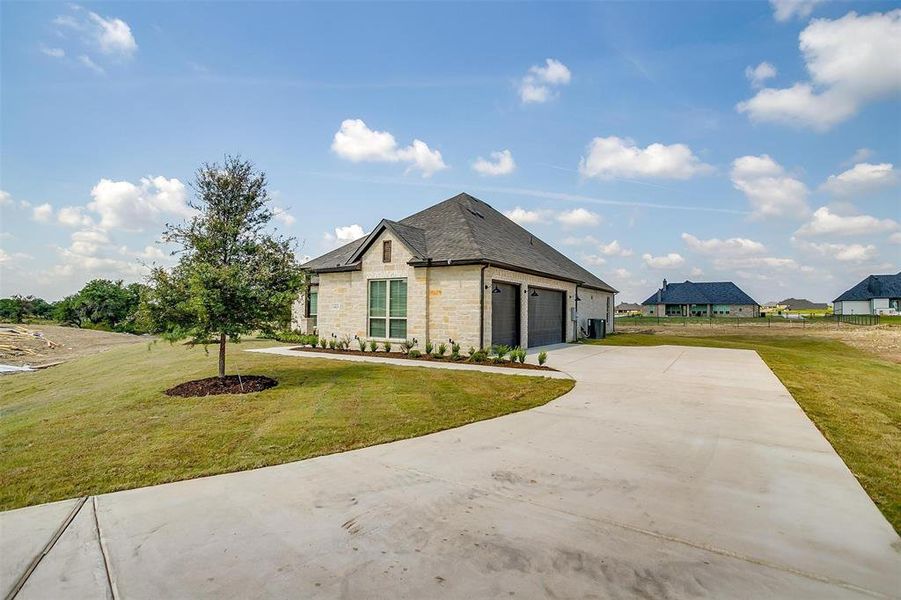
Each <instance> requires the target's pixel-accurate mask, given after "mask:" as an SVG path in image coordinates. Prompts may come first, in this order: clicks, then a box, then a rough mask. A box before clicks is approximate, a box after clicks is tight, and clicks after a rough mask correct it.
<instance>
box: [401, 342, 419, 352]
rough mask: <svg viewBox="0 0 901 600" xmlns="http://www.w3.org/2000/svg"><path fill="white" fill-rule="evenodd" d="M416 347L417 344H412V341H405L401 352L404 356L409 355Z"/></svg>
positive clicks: (402, 343)
mask: <svg viewBox="0 0 901 600" xmlns="http://www.w3.org/2000/svg"><path fill="white" fill-rule="evenodd" d="M415 345H416V344H415V343H413V342H411V341H410V340H404V341H403V342H401V344H400V351H401V352H403V353H404V354H409V353H410V350H412V349H413V346H415Z"/></svg>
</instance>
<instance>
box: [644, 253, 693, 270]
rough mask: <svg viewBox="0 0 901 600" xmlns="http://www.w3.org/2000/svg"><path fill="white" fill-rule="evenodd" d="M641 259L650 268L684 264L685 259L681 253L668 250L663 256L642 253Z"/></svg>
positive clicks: (667, 267)
mask: <svg viewBox="0 0 901 600" xmlns="http://www.w3.org/2000/svg"><path fill="white" fill-rule="evenodd" d="M641 260H643V261H644V264H646V265H647V266H648V267H650V268H652V269H671V268H673V267H678V266H681V265H683V264H685V259H684V258H682V255H681V254H677V253H676V252H670V253H669V254H664V255H663V256H652V255H650V254H642V255H641Z"/></svg>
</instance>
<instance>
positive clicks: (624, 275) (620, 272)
mask: <svg viewBox="0 0 901 600" xmlns="http://www.w3.org/2000/svg"><path fill="white" fill-rule="evenodd" d="M613 274H614V275H616V276H617V277H619V278H620V279H628V278H629V277H631V276H632V273H631V272H630V271H629V270H628V269H623V268H619V269H614V271H613Z"/></svg>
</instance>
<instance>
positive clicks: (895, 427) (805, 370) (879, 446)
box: [596, 333, 901, 532]
mask: <svg viewBox="0 0 901 600" xmlns="http://www.w3.org/2000/svg"><path fill="white" fill-rule="evenodd" d="M596 343H601V344H607V345H615V346H659V345H662V344H671V345H677V346H706V347H714V348H744V349H750V350H755V351H757V353H758V354H759V355H760V357H761V358H762V359H763V360H764V361H765V362H766V364H767V365H769V367H770V368H771V369H772V370H773V372H774V373H775V374H776V376H777V377H778V378H779V379H780V380H781V381H782V383H783V384H784V385H785V387H786V388H788V391H789V392H791V395H792V396H793V397H794V398H795V400H796V401H797V402H798V404H799V405H800V406H801V408H802V409H803V410H804V412H805V413H807V416H808V417H810V419H811V420H812V421H813V422H814V423H815V424H816V426H817V427H818V428H819V430H820V431H821V432H823V435H824V436H825V437H826V439H827V440H829V443H830V444H832V447H833V448H835V451H836V452H838V454H839V456H841V457H842V459H843V460H844V461H845V464H846V465H848V468H849V469H850V470H851V472H853V473H854V475H855V476H856V477H857V479H858V481H860V483H861V485H862V486H863V488H864V489H865V490H866V491H867V493H868V494H869V495H870V497H871V498H872V499H873V501H874V502H876V505H877V506H878V507H879V509H880V510H881V511H882V513H883V514H884V515H885V516H886V518H887V519H888V520H889V522H890V523H891V524H892V526H893V527H894V528H895V530H896V531H899V532H901V385H899V382H901V365H898V364H895V363H892V362H888V361H885V360H880V359H879V358H877V357H875V356H873V355H870V354H868V353H866V352H863V351H861V350H857V349H855V348H852V347H850V346H848V345H847V344H844V343H842V342H839V341H836V340H829V339H823V338H821V337H816V338H814V337H804V336H798V335H793V336H786V335H783V336H779V335H772V336H765V335H746V336H741V335H728V336H717V337H695V336H692V337H687V336H685V337H683V336H678V335H669V334H661V335H653V334H639V333H634V334H630V333H625V334H617V335H614V336H611V337H609V338H607V339H605V340H597V341H596Z"/></svg>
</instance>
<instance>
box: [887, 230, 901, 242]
mask: <svg viewBox="0 0 901 600" xmlns="http://www.w3.org/2000/svg"><path fill="white" fill-rule="evenodd" d="M888 243H889V244H901V231H896V232H895V233H893V234H892V235H890V236H888Z"/></svg>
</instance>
